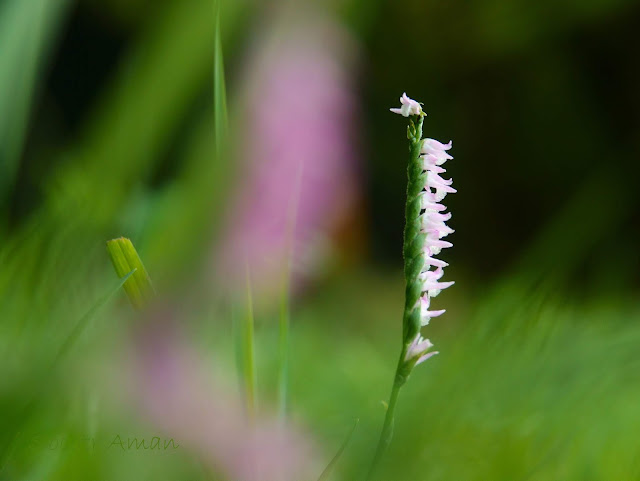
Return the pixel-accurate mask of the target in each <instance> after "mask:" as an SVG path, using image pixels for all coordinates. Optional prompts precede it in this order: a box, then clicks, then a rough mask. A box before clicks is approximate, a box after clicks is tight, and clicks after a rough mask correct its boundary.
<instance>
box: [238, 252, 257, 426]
mask: <svg viewBox="0 0 640 481" xmlns="http://www.w3.org/2000/svg"><path fill="white" fill-rule="evenodd" d="M242 342H243V349H242V351H243V370H244V383H245V399H246V403H247V414H248V415H249V417H250V418H253V416H254V415H255V410H256V378H257V376H256V361H255V341H254V319H253V299H252V295H251V277H250V275H249V266H248V265H247V310H246V316H245V325H244V329H243V336H242Z"/></svg>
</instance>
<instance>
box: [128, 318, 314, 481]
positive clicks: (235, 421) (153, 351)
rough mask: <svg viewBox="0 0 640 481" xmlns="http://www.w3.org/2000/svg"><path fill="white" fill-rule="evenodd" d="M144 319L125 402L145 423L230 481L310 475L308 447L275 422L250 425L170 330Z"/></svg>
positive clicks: (231, 397) (218, 382)
mask: <svg viewBox="0 0 640 481" xmlns="http://www.w3.org/2000/svg"><path fill="white" fill-rule="evenodd" d="M163 317H167V315H166V314H160V315H159V316H158V315H157V314H156V315H152V316H150V322H147V323H146V324H145V325H143V326H142V327H141V328H140V330H139V332H138V333H137V336H136V338H135V343H134V346H133V348H134V349H133V353H132V360H131V361H130V362H129V364H128V365H129V367H133V369H132V370H131V371H130V374H129V376H130V378H129V384H130V390H129V392H130V399H129V401H130V402H131V401H133V404H134V405H135V406H136V407H137V409H138V411H139V412H140V413H141V414H142V415H143V417H144V418H146V420H147V421H148V422H150V423H152V424H153V425H155V426H157V427H158V428H160V429H162V430H163V431H164V433H166V434H168V435H170V436H171V437H172V438H173V439H175V442H176V443H178V444H179V445H180V446H184V447H185V448H186V449H188V450H190V451H191V452H193V453H194V454H196V455H197V456H198V457H199V458H200V459H201V461H202V462H203V463H204V464H206V465H208V466H209V467H210V468H212V469H215V470H216V471H219V472H221V473H223V474H224V475H225V476H226V477H228V478H229V479H233V480H236V481H258V480H260V481H287V480H291V481H293V480H298V479H304V478H305V477H308V475H309V471H308V469H309V466H310V460H311V449H310V444H309V442H308V441H307V439H306V438H304V437H303V436H302V435H300V434H299V433H296V432H294V431H292V430H291V429H290V428H285V427H283V426H282V425H281V424H280V423H278V422H276V421H275V419H273V420H270V419H268V418H258V419H256V420H253V421H252V422H249V421H248V420H247V418H246V416H245V414H244V412H243V408H242V406H243V402H242V400H241V399H240V398H239V397H237V396H235V395H233V394H231V391H230V389H228V388H225V386H224V383H223V382H222V381H221V380H220V379H217V378H216V377H215V375H214V374H213V373H212V372H211V371H212V370H211V369H210V368H205V366H209V365H210V364H211V361H210V359H209V360H207V361H205V360H203V359H199V357H198V355H197V354H196V351H195V350H194V349H193V348H192V347H190V346H189V345H188V344H187V343H186V342H185V341H184V340H182V339H181V337H180V335H179V333H178V332H177V329H176V328H175V326H173V325H172V324H171V323H170V322H167V321H166V320H165V321H163V320H162V318H163Z"/></svg>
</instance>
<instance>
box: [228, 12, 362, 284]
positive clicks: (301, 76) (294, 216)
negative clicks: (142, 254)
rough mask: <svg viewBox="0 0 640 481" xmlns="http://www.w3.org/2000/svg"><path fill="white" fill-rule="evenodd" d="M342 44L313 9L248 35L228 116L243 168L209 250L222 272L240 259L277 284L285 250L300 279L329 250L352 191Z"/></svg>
mask: <svg viewBox="0 0 640 481" xmlns="http://www.w3.org/2000/svg"><path fill="white" fill-rule="evenodd" d="M352 51H353V49H352V46H351V44H350V40H349V39H348V37H347V36H346V35H345V32H344V31H342V30H341V29H340V28H339V27H338V26H337V25H336V24H335V23H333V22H331V21H330V20H328V19H326V18H325V19H322V16H321V15H319V14H318V13H317V12H315V13H314V14H312V13H308V12H307V13H306V14H303V13H300V12H291V11H288V12H286V13H285V14H284V15H280V16H279V18H278V20H276V21H275V22H272V23H271V27H270V29H269V31H268V32H267V33H266V34H263V35H261V36H258V37H257V38H256V39H255V42H254V52H253V55H252V57H251V59H250V61H249V62H248V66H247V69H246V77H247V86H246V89H245V90H246V97H245V98H243V100H242V102H243V105H244V108H241V109H240V115H239V117H240V119H239V122H238V125H239V126H241V129H242V131H241V132H239V133H238V137H237V140H238V143H239V142H242V145H241V147H240V148H239V152H237V153H238V155H239V158H240V161H241V162H243V163H244V169H245V171H246V173H245V174H244V175H243V176H242V177H241V180H240V182H239V184H238V191H237V192H236V195H235V202H233V203H231V204H230V205H232V206H233V208H232V211H231V212H230V213H229V217H230V226H229V230H228V231H227V232H226V236H225V237H224V238H223V240H222V244H221V246H220V247H221V248H220V250H219V251H218V256H217V257H218V260H219V261H220V263H221V264H222V269H221V271H220V272H221V273H223V275H224V278H225V280H228V279H229V276H232V278H239V277H241V276H242V275H243V274H244V272H245V266H246V265H248V266H249V270H250V272H251V277H252V279H253V281H254V284H255V285H256V287H257V289H258V291H263V292H264V291H269V290H270V289H273V290H274V291H277V289H278V288H280V286H281V284H280V282H278V280H279V279H281V278H282V277H281V274H282V273H283V270H284V269H287V268H288V267H287V266H288V256H289V255H291V253H292V258H291V261H292V266H291V268H292V270H293V273H294V279H297V280H303V279H305V278H308V277H309V276H310V275H312V274H313V273H314V272H317V271H318V268H319V267H320V265H321V264H322V262H323V261H325V260H326V259H327V256H328V254H329V253H330V252H331V250H332V242H331V240H330V239H331V235H332V233H334V232H335V230H336V229H337V228H338V227H339V226H340V225H341V224H344V223H345V219H346V218H347V217H348V216H349V214H350V212H351V211H352V210H353V206H354V204H355V203H356V200H357V199H358V192H359V185H358V180H357V178H358V176H357V175H356V166H357V158H358V155H357V150H358V149H357V148H356V146H355V145H354V137H355V136H354V119H355V116H356V101H355V99H356V96H355V95H354V91H353V87H352V73H353V67H352V65H353V62H352ZM236 280H237V279H236ZM236 285H237V284H236Z"/></svg>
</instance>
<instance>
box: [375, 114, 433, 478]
mask: <svg viewBox="0 0 640 481" xmlns="http://www.w3.org/2000/svg"><path fill="white" fill-rule="evenodd" d="M423 119H424V117H423V116H419V117H418V119H417V122H414V120H413V118H412V119H411V120H410V121H409V122H410V123H409V127H408V129H407V138H408V139H409V142H410V148H409V152H410V158H409V165H408V166H407V203H406V207H405V226H404V242H403V249H402V252H403V256H404V276H405V283H406V291H405V308H404V315H403V319H402V326H403V328H402V350H401V352H400V359H398V367H397V368H396V373H395V376H394V381H393V387H392V388H391V395H390V396H389V404H388V406H387V412H386V415H385V418H384V424H383V425H382V432H381V434H380V439H379V441H378V447H377V449H376V454H375V457H374V458H373V462H372V463H371V468H370V469H369V474H368V476H367V479H368V480H369V479H372V477H373V475H374V472H375V469H376V467H377V465H378V463H379V461H380V459H381V458H382V456H383V455H384V453H385V451H386V450H387V448H388V447H389V444H390V443H391V438H392V437H393V423H394V413H395V409H396V404H397V402H398V394H399V393H400V388H401V387H402V386H403V385H404V383H405V382H407V379H408V378H409V374H410V373H411V370H412V369H413V366H414V365H415V360H409V361H406V360H405V356H406V354H407V349H408V346H409V344H410V343H411V341H412V340H413V339H414V338H415V336H416V335H417V334H418V333H419V331H420V312H419V309H416V307H415V306H416V303H417V302H418V299H419V298H420V295H421V294H422V284H421V282H420V281H419V280H418V276H419V275H420V271H421V270H422V267H423V265H424V260H423V256H422V247H423V245H424V237H425V236H424V234H421V233H420V219H419V217H420V208H421V203H420V193H421V192H422V189H423V188H424V185H425V178H424V176H425V174H424V173H423V170H422V165H421V163H420V150H421V149H422V123H423Z"/></svg>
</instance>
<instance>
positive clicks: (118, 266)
mask: <svg viewBox="0 0 640 481" xmlns="http://www.w3.org/2000/svg"><path fill="white" fill-rule="evenodd" d="M107 252H108V253H109V256H110V257H111V262H112V263H113V267H114V268H115V270H116V274H118V277H120V278H123V277H124V276H126V275H127V274H128V273H129V272H131V271H133V270H135V272H134V273H133V274H132V275H131V277H129V279H127V281H126V282H125V283H124V285H123V286H122V287H123V288H124V291H125V292H126V293H127V297H129V301H130V302H131V305H132V306H133V307H134V308H135V309H137V310H141V309H143V308H144V307H146V306H147V305H148V304H149V303H150V302H151V300H152V299H153V298H154V297H155V291H154V289H153V285H152V284H151V279H150V277H149V274H147V270H146V269H145V268H144V264H143V263H142V260H141V259H140V256H139V255H138V252H137V251H136V248H135V247H133V244H132V243H131V241H130V240H129V239H127V238H125V237H120V238H118V239H112V240H110V241H107Z"/></svg>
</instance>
